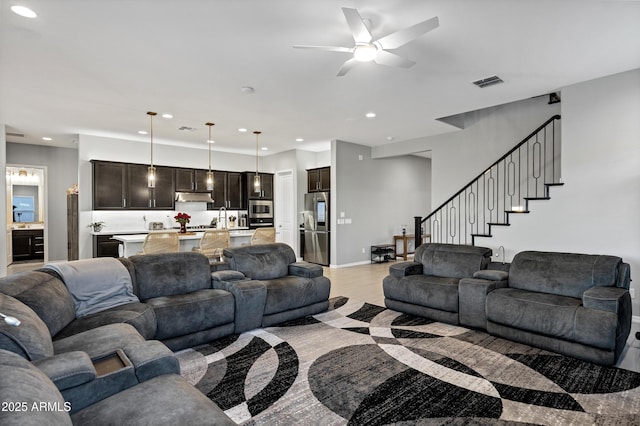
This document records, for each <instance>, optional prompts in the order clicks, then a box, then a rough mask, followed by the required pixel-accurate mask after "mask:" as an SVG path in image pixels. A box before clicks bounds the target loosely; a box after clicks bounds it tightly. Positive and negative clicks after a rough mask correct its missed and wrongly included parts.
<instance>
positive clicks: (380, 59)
mask: <svg viewBox="0 0 640 426" xmlns="http://www.w3.org/2000/svg"><path fill="white" fill-rule="evenodd" d="M374 62H375V63H376V64H380V65H389V66H391V67H400V68H410V67H412V66H414V65H415V64H416V63H415V62H413V61H411V60H409V59H407V58H403V57H402V56H398V55H396V54H395V53H391V52H387V51H386V50H381V51H379V52H378V56H377V57H376V59H374Z"/></svg>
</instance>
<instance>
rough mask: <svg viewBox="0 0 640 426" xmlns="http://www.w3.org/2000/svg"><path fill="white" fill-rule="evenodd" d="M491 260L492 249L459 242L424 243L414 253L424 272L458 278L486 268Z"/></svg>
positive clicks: (469, 275) (415, 259)
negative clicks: (459, 243)
mask: <svg viewBox="0 0 640 426" xmlns="http://www.w3.org/2000/svg"><path fill="white" fill-rule="evenodd" d="M490 260H491V249H489V248H486V247H475V246H467V245H458V244H436V243H431V244H422V245H421V246H419V247H418V248H417V249H416V253H415V255H414V261H416V262H420V263H422V266H423V267H422V273H423V274H425V275H434V276H437V277H449V278H458V279H460V278H466V277H471V276H472V275H473V273H474V272H476V271H478V270H480V269H486V267H487V265H488V264H489V261H490Z"/></svg>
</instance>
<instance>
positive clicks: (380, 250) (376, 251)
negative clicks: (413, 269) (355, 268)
mask: <svg viewBox="0 0 640 426" xmlns="http://www.w3.org/2000/svg"><path fill="white" fill-rule="evenodd" d="M389 260H396V246H395V245H394V244H377V245H374V246H371V263H382V262H388V261H389Z"/></svg>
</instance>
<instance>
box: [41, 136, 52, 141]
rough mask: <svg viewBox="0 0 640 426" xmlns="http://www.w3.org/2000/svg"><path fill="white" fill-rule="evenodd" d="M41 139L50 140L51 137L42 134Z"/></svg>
mask: <svg viewBox="0 0 640 426" xmlns="http://www.w3.org/2000/svg"><path fill="white" fill-rule="evenodd" d="M42 140H43V141H52V140H53V139H51V138H50V137H49V136H43V137H42Z"/></svg>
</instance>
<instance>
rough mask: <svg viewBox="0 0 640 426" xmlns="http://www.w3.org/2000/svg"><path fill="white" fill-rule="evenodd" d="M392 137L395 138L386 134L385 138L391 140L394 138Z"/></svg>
mask: <svg viewBox="0 0 640 426" xmlns="http://www.w3.org/2000/svg"><path fill="white" fill-rule="evenodd" d="M394 139H395V138H394V137H393V136H387V140H388V141H392V140H394Z"/></svg>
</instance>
